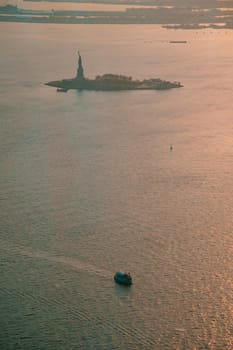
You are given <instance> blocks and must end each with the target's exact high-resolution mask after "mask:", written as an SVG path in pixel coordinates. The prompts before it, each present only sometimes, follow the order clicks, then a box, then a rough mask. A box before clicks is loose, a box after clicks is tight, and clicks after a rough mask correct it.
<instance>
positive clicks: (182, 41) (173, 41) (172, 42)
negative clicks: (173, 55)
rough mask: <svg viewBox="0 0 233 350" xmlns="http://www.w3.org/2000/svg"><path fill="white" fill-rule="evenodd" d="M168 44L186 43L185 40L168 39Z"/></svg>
mask: <svg viewBox="0 0 233 350" xmlns="http://www.w3.org/2000/svg"><path fill="white" fill-rule="evenodd" d="M169 43H170V44H187V40H170V41H169Z"/></svg>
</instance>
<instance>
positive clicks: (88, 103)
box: [0, 23, 233, 350]
mask: <svg viewBox="0 0 233 350" xmlns="http://www.w3.org/2000/svg"><path fill="white" fill-rule="evenodd" d="M169 40H187V44H169ZM232 40H233V36H232V33H231V32H230V31H212V32H211V31H205V32H203V31H199V32H196V31H187V32H185V31H166V30H162V29H160V28H159V27H157V26H140V25H139V26H114V25H112V26H93V25H85V26H79V25H77V26H73V25H65V26H62V25H47V24H46V25H39V24H36V25H33V24H11V23H7V24H3V23H2V24H0V42H1V55H0V76H1V84H0V125H1V128H0V147H1V154H0V163H1V171H0V194H1V200H0V216H1V226H0V233H1V235H0V250H1V260H0V263H1V274H0V296H1V304H0V315H1V316H0V330H1V331H0V348H1V349H3V350H6V349H7V350H10V349H12V350H15V349H22V350H31V349H41V350H42V349H43V350H50V349H51V350H54V349H57V350H60V349H67V350H68V349H69V350H71V349H81V350H83V349H85V350H86V349H98V350H108V349H133V350H134V349H135V350H137V349H159V350H160V349H161V350H164V349H169V350H170V349H214V350H219V349H232V342H233V339H232V327H233V319H232V312H233V300H232V286H233V271H232V263H233V254H232V247H233V234H232V224H233V222H232V207H233V195H232V194H233V193H232V192H233V190H232V188H233V186H232V185H233V180H232V170H233V165H232V164H233V163H232V156H233V151H232V150H233V141H232V128H233V125H232V73H233V71H232V47H233V46H232ZM78 49H79V50H80V51H81V54H82V57H83V63H84V69H85V74H86V75H87V76H90V77H93V76H95V75H97V74H102V73H109V72H113V73H120V74H126V75H131V76H133V77H135V78H139V79H141V78H147V77H148V78H149V77H160V78H162V79H163V78H164V79H168V80H178V81H181V83H183V84H184V88H182V89H174V90H170V91H163V92H161V91H160V92H158V91H137V92H136V91H129V92H86V91H83V92H77V91H69V92H68V93H66V94H59V93H57V92H56V89H53V88H51V87H48V86H45V85H44V83H45V82H46V81H49V80H55V79H61V78H66V77H72V76H74V75H75V73H76V63H77V50H78ZM170 144H172V145H173V151H172V152H170ZM117 270H127V271H130V272H131V275H132V277H133V282H134V284H133V286H132V287H131V288H122V287H121V286H118V285H116V284H114V281H113V275H114V273H115V271H117Z"/></svg>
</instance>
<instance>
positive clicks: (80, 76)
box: [46, 52, 182, 91]
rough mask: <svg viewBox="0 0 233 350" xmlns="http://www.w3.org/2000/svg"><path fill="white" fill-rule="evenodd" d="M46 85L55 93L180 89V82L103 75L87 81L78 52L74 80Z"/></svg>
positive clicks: (64, 80) (51, 82) (58, 81)
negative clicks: (52, 88) (51, 87)
mask: <svg viewBox="0 0 233 350" xmlns="http://www.w3.org/2000/svg"><path fill="white" fill-rule="evenodd" d="M46 85H49V86H54V87H56V88H58V89H59V90H57V91H61V89H62V90H64V91H68V90H70V89H75V90H95V91H118V90H167V89H172V88H180V87H182V85H181V83H180V82H170V81H166V80H161V79H159V78H154V79H145V80H133V79H132V77H128V76H124V75H117V74H104V75H97V76H96V78H95V79H88V78H85V76H84V69H83V65H82V57H81V55H80V53H79V52H78V68H77V75H76V77H75V78H71V79H62V80H55V81H50V82H48V83H46Z"/></svg>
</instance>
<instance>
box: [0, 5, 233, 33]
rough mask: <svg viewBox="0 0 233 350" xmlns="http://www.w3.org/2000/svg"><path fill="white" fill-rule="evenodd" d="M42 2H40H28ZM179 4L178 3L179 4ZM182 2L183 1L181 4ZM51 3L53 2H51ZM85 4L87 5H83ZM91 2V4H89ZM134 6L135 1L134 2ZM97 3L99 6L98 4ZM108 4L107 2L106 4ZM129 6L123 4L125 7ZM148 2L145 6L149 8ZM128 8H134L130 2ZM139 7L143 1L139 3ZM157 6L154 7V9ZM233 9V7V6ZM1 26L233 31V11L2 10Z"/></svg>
mask: <svg viewBox="0 0 233 350" xmlns="http://www.w3.org/2000/svg"><path fill="white" fill-rule="evenodd" d="M27 1H38V2H39V1H40V0H27ZM177 1H178V0H177ZM181 1H182V0H181ZM50 2H51V3H52V2H53V0H50ZM84 2H85V1H84ZM86 2H88V1H86ZM134 2H135V1H134ZM96 3H100V2H98V1H96ZM107 3H109V2H108V1H106V4H107ZM123 3H124V4H125V3H126V2H124V1H123V2H122V4H123ZM148 3H151V1H150V0H149V1H148V2H146V3H145V5H146V6H148ZM128 4H131V3H130V2H129V3H128ZM138 4H140V0H139V2H138ZM154 6H155V5H154ZM232 6H233V5H232ZM0 22H21V23H60V24H158V25H161V26H163V28H166V29H195V30H196V29H206V28H212V29H233V11H229V10H227V9H220V8H215V9H212V10H208V11H202V10H201V9H200V8H199V9H195V11H194V10H193V9H192V8H189V7H187V6H186V7H182V8H176V7H165V6H161V7H156V8H155V7H151V8H148V7H141V8H138V7H137V8H134V7H132V8H127V9H125V10H121V11H117V10H116V11H115V10H112V11H106V10H96V11H92V10H53V9H51V10H26V9H20V8H18V7H17V6H16V5H5V6H0Z"/></svg>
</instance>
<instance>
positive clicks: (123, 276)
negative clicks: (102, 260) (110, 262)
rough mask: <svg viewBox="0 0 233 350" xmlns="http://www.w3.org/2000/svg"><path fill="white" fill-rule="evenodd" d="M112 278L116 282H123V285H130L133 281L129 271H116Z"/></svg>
mask: <svg viewBox="0 0 233 350" xmlns="http://www.w3.org/2000/svg"><path fill="white" fill-rule="evenodd" d="M114 280H115V282H116V283H118V284H123V285H125V286H131V284H132V283H133V282H132V277H131V276H130V273H129V272H127V273H125V272H121V271H118V272H116V273H115V275H114Z"/></svg>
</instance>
